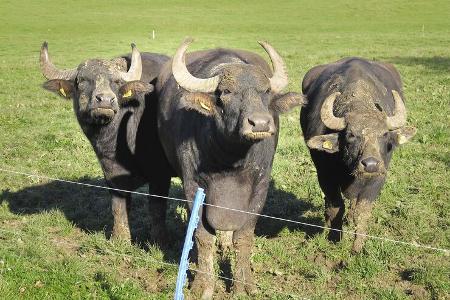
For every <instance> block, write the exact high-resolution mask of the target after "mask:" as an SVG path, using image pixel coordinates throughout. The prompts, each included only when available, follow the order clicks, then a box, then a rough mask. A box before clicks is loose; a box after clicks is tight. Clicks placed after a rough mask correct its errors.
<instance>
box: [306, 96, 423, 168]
mask: <svg viewBox="0 0 450 300" xmlns="http://www.w3.org/2000/svg"><path fill="white" fill-rule="evenodd" d="M340 95H341V93H340V92H335V93H333V94H331V95H329V96H328V97H327V98H326V99H325V101H324V102H323V105H322V108H321V111H320V117H321V120H322V122H323V123H324V124H325V126H327V127H328V128H329V129H332V130H335V131H337V132H335V133H330V134H325V135H319V136H314V137H312V138H311V139H309V140H308V142H307V145H308V147H309V148H310V149H316V150H320V151H325V152H328V153H336V152H339V154H338V155H340V156H341V157H342V161H343V162H344V164H345V165H346V167H347V168H348V170H349V171H350V173H352V174H353V175H363V176H373V175H385V174H386V172H387V168H388V165H389V162H390V159H391V156H392V152H393V150H394V148H395V147H396V146H398V145H401V144H403V143H405V142H407V141H408V140H409V139H410V138H412V137H413V136H414V135H415V133H416V129H415V128H414V127H411V126H405V124H406V109H405V105H404V103H403V100H402V98H401V96H400V95H399V93H398V92H397V91H395V90H393V91H392V96H393V99H394V103H395V107H394V113H393V115H392V116H387V115H386V113H385V112H383V111H382V109H381V107H380V106H379V105H376V108H375V109H372V110H354V111H350V112H349V113H347V114H346V115H345V116H344V117H336V116H335V115H334V112H333V111H334V110H333V104H334V102H335V100H336V98H337V97H339V96H340Z"/></svg>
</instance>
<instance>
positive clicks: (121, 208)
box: [111, 193, 131, 242]
mask: <svg viewBox="0 0 450 300" xmlns="http://www.w3.org/2000/svg"><path fill="white" fill-rule="evenodd" d="M130 202H131V196H130V194H128V193H127V194H125V195H119V194H116V193H113V194H112V205H111V206H112V214H113V218H114V225H113V231H112V235H111V236H112V238H113V239H120V240H124V241H128V242H130V241H131V234H130V226H129V223H128V212H129V210H130Z"/></svg>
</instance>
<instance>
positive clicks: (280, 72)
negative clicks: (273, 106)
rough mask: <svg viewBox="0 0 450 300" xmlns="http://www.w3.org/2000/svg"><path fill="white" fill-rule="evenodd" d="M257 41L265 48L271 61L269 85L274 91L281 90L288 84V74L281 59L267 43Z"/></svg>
mask: <svg viewBox="0 0 450 300" xmlns="http://www.w3.org/2000/svg"><path fill="white" fill-rule="evenodd" d="M258 43H259V44H260V45H261V46H262V47H263V48H264V50H266V52H267V54H269V57H270V60H271V61H272V67H273V76H272V78H270V87H271V89H272V91H274V92H275V93H278V92H281V90H283V89H284V88H285V87H287V85H288V75H287V72H286V66H285V65H284V62H283V59H282V58H281V56H280V55H279V54H278V52H277V51H276V50H275V49H274V48H273V47H272V46H271V45H270V44H269V43H267V42H261V41H258Z"/></svg>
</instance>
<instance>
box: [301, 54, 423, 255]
mask: <svg viewBox="0 0 450 300" xmlns="http://www.w3.org/2000/svg"><path fill="white" fill-rule="evenodd" d="M302 89H303V93H304V94H305V95H306V97H307V99H308V104H307V105H306V106H305V107H304V108H302V110H301V115H300V123H301V127H302V130H303V133H304V138H305V141H306V143H307V146H308V147H309V150H310V153H311V156H312V159H313V161H314V164H315V166H316V168H317V176H318V179H319V184H320V187H321V188H322V191H323V193H324V194H325V220H326V225H327V226H328V227H331V228H334V229H339V230H341V229H342V219H343V216H344V207H345V206H344V201H343V198H342V195H341V193H342V194H343V195H344V196H345V197H346V198H347V199H350V203H351V205H350V211H349V215H348V219H349V221H353V222H354V225H355V232H356V233H357V234H358V235H355V240H354V242H353V247H352V251H353V252H355V253H356V252H359V251H361V249H362V247H363V244H364V240H365V237H364V236H363V234H365V233H366V231H367V223H368V220H369V218H370V215H371V210H372V206H373V202H374V200H375V199H376V198H377V196H378V195H379V193H380V190H381V188H382V186H383V184H384V181H385V179H386V174H387V170H388V166H389V162H390V160H391V156H392V153H393V150H394V149H395V147H397V146H398V145H400V144H403V143H405V142H406V141H408V140H409V139H410V138H411V137H413V136H414V134H415V132H416V129H415V128H414V127H410V126H405V124H406V109H405V105H404V102H403V100H402V98H403V94H402V83H401V79H400V75H399V73H398V72H397V70H396V69H395V68H394V67H393V66H392V65H390V64H386V63H381V62H375V61H368V60H365V59H362V58H345V59H342V60H339V61H337V62H335V63H331V64H326V65H320V66H316V67H314V68H312V69H311V70H309V71H308V72H307V73H306V75H305V77H304V79H303V83H302ZM359 234H361V235H359ZM329 238H330V239H331V240H333V241H339V240H340V238H341V234H340V232H336V231H330V232H329Z"/></svg>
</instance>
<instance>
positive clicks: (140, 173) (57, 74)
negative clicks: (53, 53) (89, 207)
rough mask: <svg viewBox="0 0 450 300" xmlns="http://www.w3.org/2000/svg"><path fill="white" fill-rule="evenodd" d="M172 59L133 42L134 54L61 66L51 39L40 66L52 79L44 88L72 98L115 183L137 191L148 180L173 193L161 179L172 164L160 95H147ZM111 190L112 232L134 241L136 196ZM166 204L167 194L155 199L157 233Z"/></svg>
mask: <svg viewBox="0 0 450 300" xmlns="http://www.w3.org/2000/svg"><path fill="white" fill-rule="evenodd" d="M168 59H169V58H168V57H167V56H164V55H159V54H152V53H143V54H142V57H141V54H140V53H139V51H138V50H137V48H136V47H135V46H134V45H133V44H132V53H131V55H128V56H123V57H118V58H114V59H111V60H104V59H89V60H87V61H85V62H83V63H81V64H80V65H79V66H78V67H77V68H74V69H71V70H60V69H57V68H56V67H55V66H54V65H53V64H52V62H51V60H50V58H49V56H48V49H47V43H46V42H44V44H43V45H42V48H41V55H40V64H41V69H42V73H43V75H44V76H45V77H46V78H47V79H49V80H48V81H47V82H45V83H44V85H43V87H44V88H45V89H47V90H50V91H52V92H56V93H58V94H59V95H60V96H62V97H63V98H67V99H69V98H72V100H73V108H74V111H75V115H76V117H77V119H78V123H79V124H80V127H81V129H82V130H83V132H84V134H85V135H86V137H87V138H88V140H89V142H90V143H91V145H92V147H93V148H94V151H95V153H96V155H97V158H98V160H99V162H100V165H101V168H102V170H103V174H104V177H105V180H106V182H107V184H108V186H109V187H111V188H115V189H122V190H134V189H136V188H138V187H140V186H142V185H144V184H146V183H148V184H149V190H150V193H153V194H158V195H165V196H167V194H168V190H169V184H170V183H169V182H166V181H163V182H161V180H160V178H162V177H161V176H160V173H164V172H165V170H167V166H168V165H167V163H166V160H165V157H164V153H163V150H162V147H161V145H160V143H159V139H158V134H157V126H156V98H155V97H154V96H153V94H149V95H148V93H150V92H152V91H153V88H154V86H153V84H152V83H155V81H156V76H157V74H158V73H159V71H160V69H161V66H162V65H163V64H164V63H165V62H166V61H167V60H168ZM127 70H128V71H127ZM146 94H147V95H146ZM122 103H123V104H124V105H122ZM157 172H160V173H157ZM163 177H164V176H163ZM110 192H111V196H112V214H113V217H114V226H113V231H112V237H117V238H121V239H124V240H130V229H129V224H128V212H129V208H130V200H131V195H130V194H129V193H126V192H121V191H114V190H112V191H110ZM165 205H166V200H164V199H160V198H155V197H151V199H150V214H151V217H152V218H151V222H152V223H151V231H152V236H153V237H155V238H159V237H161V235H163V234H164V226H163V225H164V216H165ZM158 235H160V236H158Z"/></svg>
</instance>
